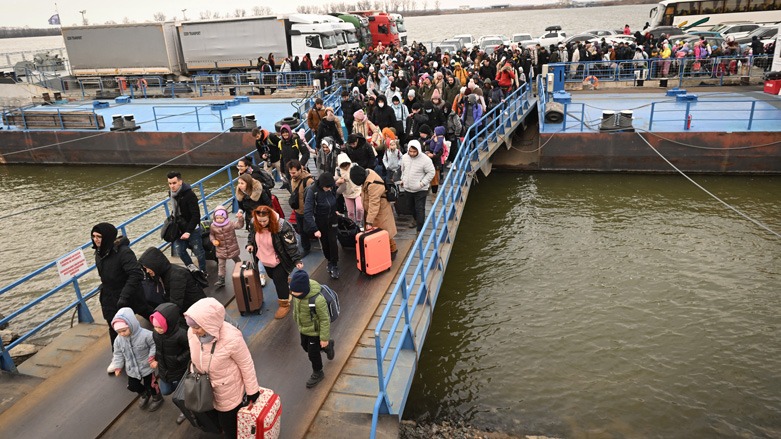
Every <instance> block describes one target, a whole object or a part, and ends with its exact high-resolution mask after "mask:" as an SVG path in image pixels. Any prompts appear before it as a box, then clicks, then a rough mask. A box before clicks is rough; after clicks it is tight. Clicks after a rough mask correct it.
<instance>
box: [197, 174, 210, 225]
mask: <svg viewBox="0 0 781 439" xmlns="http://www.w3.org/2000/svg"><path fill="white" fill-rule="evenodd" d="M198 189H200V191H201V204H203V213H204V215H208V214H209V206H207V205H206V191H205V190H204V189H203V183H198ZM198 221H200V218H199V219H198Z"/></svg>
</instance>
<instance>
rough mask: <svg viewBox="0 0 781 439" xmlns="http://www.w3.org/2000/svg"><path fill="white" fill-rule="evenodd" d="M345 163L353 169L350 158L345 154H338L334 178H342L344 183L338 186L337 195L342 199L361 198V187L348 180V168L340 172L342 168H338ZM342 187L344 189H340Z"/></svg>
mask: <svg viewBox="0 0 781 439" xmlns="http://www.w3.org/2000/svg"><path fill="white" fill-rule="evenodd" d="M345 162H346V163H350V168H352V167H353V164H352V160H350V157H349V156H348V155H347V154H345V153H341V154H339V156H338V157H337V168H336V174H335V175H334V177H336V178H337V179H339V178H342V179H344V182H343V183H342V184H341V185H340V186H339V189H338V193H340V194H342V195H343V196H344V198H350V199H355V198H358V197H360V196H361V187H360V186H358V185H356V184H355V183H353V182H352V180H350V168H347V171H344V172H342V168H340V167H338V166H339V165H340V164H342V163H345ZM342 187H344V189H342Z"/></svg>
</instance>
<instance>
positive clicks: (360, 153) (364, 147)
mask: <svg viewBox="0 0 781 439" xmlns="http://www.w3.org/2000/svg"><path fill="white" fill-rule="evenodd" d="M344 152H345V153H346V154H347V156H348V157H350V160H352V162H353V163H355V164H357V165H360V166H361V167H363V168H366V169H374V166H375V165H376V164H377V157H376V155H375V154H374V151H373V150H372V147H371V145H369V143H368V142H367V141H366V139H365V138H361V137H358V143H357V144H356V146H355V148H353V147H351V146H348V147H347V148H346V149H345V150H344Z"/></svg>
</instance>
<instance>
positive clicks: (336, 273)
mask: <svg viewBox="0 0 781 439" xmlns="http://www.w3.org/2000/svg"><path fill="white" fill-rule="evenodd" d="M329 274H330V275H331V279H339V266H338V265H336V264H334V266H333V267H332V268H331V271H329Z"/></svg>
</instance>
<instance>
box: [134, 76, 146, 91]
mask: <svg viewBox="0 0 781 439" xmlns="http://www.w3.org/2000/svg"><path fill="white" fill-rule="evenodd" d="M142 87H143V88H146V79H144V78H138V81H136V88H138V89H139V90H141V88H142Z"/></svg>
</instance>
